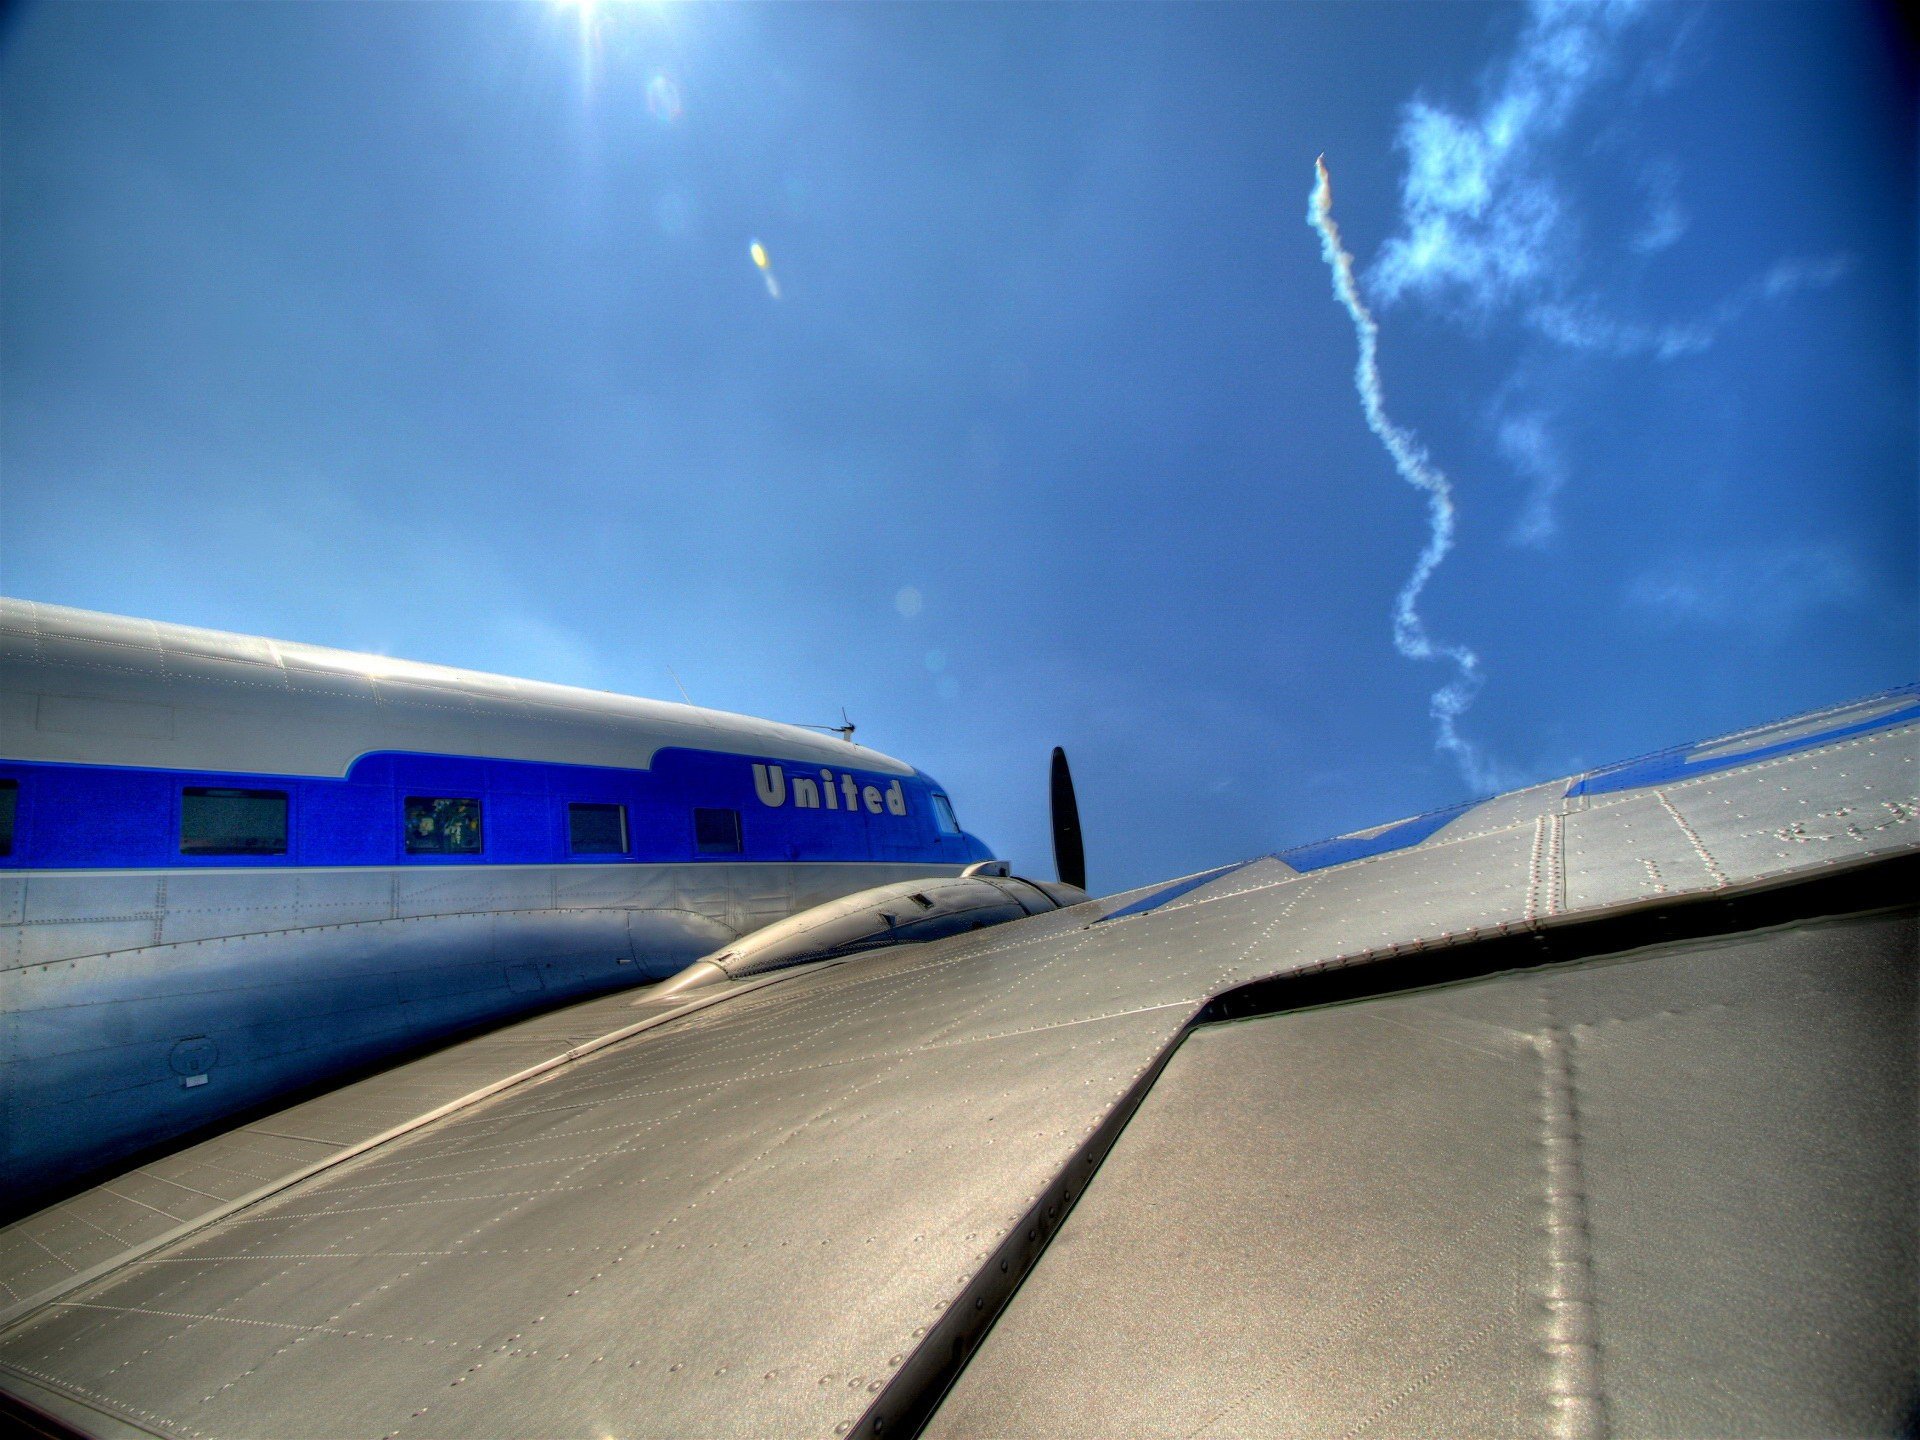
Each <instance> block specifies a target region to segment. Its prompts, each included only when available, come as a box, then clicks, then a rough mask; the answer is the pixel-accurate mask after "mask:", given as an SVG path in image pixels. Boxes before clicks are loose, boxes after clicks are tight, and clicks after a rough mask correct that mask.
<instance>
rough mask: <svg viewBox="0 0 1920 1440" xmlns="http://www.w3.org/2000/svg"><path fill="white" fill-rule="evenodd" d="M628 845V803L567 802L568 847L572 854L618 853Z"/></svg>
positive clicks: (624, 850) (623, 850) (622, 852)
mask: <svg viewBox="0 0 1920 1440" xmlns="http://www.w3.org/2000/svg"><path fill="white" fill-rule="evenodd" d="M626 848H627V807H626V806H624V805H569V806H567V850H568V852H569V853H571V854H574V855H620V854H624V853H625V852H626Z"/></svg>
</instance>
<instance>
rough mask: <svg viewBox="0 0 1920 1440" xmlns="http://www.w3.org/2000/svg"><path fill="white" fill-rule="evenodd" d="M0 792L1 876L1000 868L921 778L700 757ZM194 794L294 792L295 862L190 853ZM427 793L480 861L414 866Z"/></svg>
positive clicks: (213, 775) (124, 773)
mask: <svg viewBox="0 0 1920 1440" xmlns="http://www.w3.org/2000/svg"><path fill="white" fill-rule="evenodd" d="M756 764H760V765H770V766H779V767H781V768H782V770H783V772H784V775H785V776H787V777H789V778H791V777H796V776H808V777H812V778H813V779H814V780H815V781H816V782H817V784H816V786H815V787H813V790H812V791H811V796H812V798H815V799H817V801H818V803H817V804H815V805H813V806H802V805H800V804H798V803H797V797H795V796H793V795H791V794H789V795H787V796H784V797H783V803H781V804H780V805H778V806H774V805H769V804H767V803H765V802H764V801H763V800H762V799H761V798H760V797H759V796H758V795H757V794H756V793H755V786H754V773H753V772H754V766H755V765H756ZM829 775H830V776H832V777H833V778H832V779H831V780H829V779H827V778H826V777H827V776H829ZM848 776H850V777H852V780H853V782H854V783H853V785H852V787H850V788H849V787H845V786H844V785H843V784H842V777H848ZM0 780H13V781H15V782H17V783H18V786H19V788H18V790H17V791H15V792H14V805H15V815H14V834H13V847H12V854H10V855H7V856H4V857H0V869H9V870H36V869H84V870H110V869H152V868H156V867H167V868H181V869H210V868H212V869H218V868H232V869H271V868H275V867H290V866H299V867H317V866H326V867H334V866H383V867H384V866H404V867H412V866H426V865H555V864H598V865H605V864H610V863H619V862H629V863H632V862H639V863H652V864H667V863H673V864H678V863H685V862H695V861H698V862H709V861H711V862H728V861H766V862H805V861H880V862H907V863H924V864H934V865H951V864H970V863H972V862H973V861H975V860H985V859H989V858H991V852H990V851H989V850H988V849H987V847H986V846H985V845H983V844H982V843H981V842H980V841H979V840H977V839H976V838H974V837H973V836H971V835H966V834H959V835H952V834H944V833H942V832H941V830H940V827H939V826H938V824H937V823H936V821H935V818H934V812H933V801H932V796H933V794H934V793H935V792H936V791H937V790H938V789H939V787H938V785H937V784H935V782H934V781H932V780H931V779H930V778H929V777H927V776H925V775H922V774H920V773H918V772H917V771H916V772H914V773H912V774H909V775H886V774H877V773H874V772H870V771H863V770H853V769H848V768H842V767H838V766H834V767H823V766H817V765H809V764H805V763H796V762H794V761H791V760H775V761H769V760H767V759H765V758H764V757H760V756H752V755H734V754H725V753H719V752H714V751H705V750H689V749H666V750H661V751H658V752H656V753H655V755H654V756H653V758H652V763H651V764H650V765H649V766H648V767H647V768H646V769H631V770H629V769H619V768H614V767H610V766H594V765H562V764H551V763H545V762H540V761H529V760H493V759H485V758H478V757H472V756H455V755H428V754H411V753H403V752H381V753H377V754H372V755H365V756H362V757H361V758H360V759H358V760H356V761H355V762H354V763H353V765H352V767H351V768H350V769H349V770H348V772H347V774H346V775H345V776H344V777H341V778H332V777H318V776H304V775H261V774H250V773H240V772H215V771H188V770H160V769H143V768H136V767H127V766H108V765H83V764H49V763H40V762H31V761H8V760H0ZM896 784H897V785H898V787H899V792H898V793H899V797H900V800H901V801H902V802H903V808H904V810H905V813H904V814H898V813H894V811H893V807H891V806H889V805H887V804H885V803H882V804H881V808H880V811H879V813H877V814H875V813H872V804H871V803H867V802H869V800H870V797H869V796H868V795H867V794H866V792H867V790H868V789H869V788H871V789H872V790H875V791H878V792H880V793H881V794H883V795H885V794H887V793H889V792H890V791H891V790H892V787H894V786H895V785H896ZM189 786H212V787H223V788H224V787H230V788H235V789H274V790H284V791H285V792H286V793H287V799H288V803H287V812H288V813H287V849H286V853H285V854H280V855H271V856H251V855H221V856H211V855H208V856H200V855H182V854H181V853H180V808H181V793H182V791H183V790H184V789H186V788H187V787H189ZM418 795H424V796H450V797H462V798H472V799H477V800H479V801H480V805H481V833H482V847H481V849H480V851H479V852H478V853H476V854H469V855H418V854H408V853H406V850H405V847H404V843H403V828H404V814H405V803H406V798H407V797H408V796H418ZM849 795H851V796H852V797H853V800H854V803H853V804H852V805H851V806H849V804H848V803H847V797H848V796H849ZM829 796H831V798H832V799H833V801H834V804H833V805H832V806H831V807H829V806H828V804H827V800H828V798H829ZM570 802H572V803H594V804H615V805H624V806H626V807H627V847H626V849H625V850H623V851H620V852H618V853H615V854H608V853H593V854H578V855H576V854H572V853H570V852H569V848H568V827H567V805H568V804H569V803H570ZM696 808H702V809H730V810H737V811H738V812H739V814H740V841H741V846H740V849H739V851H738V852H733V853H719V854H716V853H710V852H709V853H703V852H702V851H701V850H700V848H699V847H698V846H697V844H696V843H695V836H694V821H693V812H694V810H695V809H696Z"/></svg>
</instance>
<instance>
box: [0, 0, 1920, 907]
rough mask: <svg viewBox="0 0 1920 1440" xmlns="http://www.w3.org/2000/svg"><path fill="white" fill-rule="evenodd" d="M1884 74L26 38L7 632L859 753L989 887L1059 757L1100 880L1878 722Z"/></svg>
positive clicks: (1772, 22)
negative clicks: (990, 860)
mask: <svg viewBox="0 0 1920 1440" xmlns="http://www.w3.org/2000/svg"><path fill="white" fill-rule="evenodd" d="M1887 25H1888V22H1887V21H1886V20H1885V19H1884V18H1883V16H1882V12H1879V11H1876V10H1872V9H1853V8H1849V7H1847V6H1843V5H1832V4H1826V3H1818V4H1807V5H1794V4H1772V5H1745V6H1727V5H1720V6H1712V5H1705V6H1685V5H1651V6H1619V5H1615V6H1609V7H1606V8H1605V9H1604V10H1591V9H1587V8H1584V7H1580V8H1574V9H1569V10H1561V9H1558V8H1548V9H1536V8H1529V7H1527V6H1522V5H1507V4H1502V5H1475V4H1465V3H1460V4H1449V5H1416V4H1407V5H1378V4H1343V5H1327V6H1318V5H1287V6H1276V7H1271V8H1268V7H1261V6H1256V5H1236V6H1218V7H1206V6H1180V7H1171V8H1160V7H1155V6H1149V5H1126V6H1092V5H1083V6H1075V7H1027V6H1021V5H996V6H945V7H941V6H877V7H866V6H855V5H843V6H835V7H831V8H828V7H795V6H771V7H764V8H763V7H757V6H726V7H710V6H704V5H695V4H684V5H650V4H638V3H635V4H622V3H601V4H599V5H597V6H594V7H591V8H589V9H586V10H582V9H580V8H578V7H566V6H556V5H553V4H549V3H538V4H527V5H509V4H500V5H477V4H475V5H464V6H456V5H386V6H376V5H356V6H345V5H317V4H315V5H308V4H280V5H270V6H269V5H171V4H166V3H157V4H148V5H117V4H96V5H84V6H83V5H44V4H43V5H33V4H28V5H26V6H22V7H17V8H16V9H15V10H14V11H13V13H12V14H11V15H10V16H9V17H8V18H7V20H6V21H5V28H4V30H0V157H3V161H4V163H3V164H0V385H3V386H4V389H3V390H0V588H3V589H4V590H5V591H6V592H7V593H10V594H15V595H23V596H26V597H28V598H33V599H42V600H50V601H57V602H60V603H64V604H73V605H81V606H89V607H93V608H98V609H105V610H114V611H121V612H126V613H132V614H140V615H148V616H153V617H156V618H162V619H167V620H174V621H181V622H185V623H191V624H205V625H213V626H219V627H224V628H231V629H236V630H243V631H251V632H258V633H265V634H272V635H279V636H285V637H289V638H295V639H303V640H309V641H314V642H318V643H323V644H334V645H342V646H347V647H351V648H365V649H375V650H383V651H388V652H391V653H394V654H401V655H407V656H410V657H414V658H420V659H427V660H438V661H444V662H448V663H452V664H458V665H464V666H471V667H477V668H488V669H495V670H501V671H505V672H508V673H513V674H522V675H530V676H537V677H540V678H544V679H551V680H559V681H567V682H573V683H580V684H587V685H596V686H602V687H606V688H610V689H617V690H625V691H630V692H633V693H638V694H645V695H659V696H667V697H672V696H673V695H674V694H675V691H674V682H673V680H672V679H671V677H670V675H669V673H668V667H669V666H671V667H672V668H673V670H675V671H677V672H678V674H679V676H680V678H681V679H682V680H683V681H684V682H685V684H686V687H687V689H688V691H689V692H690V693H691V695H692V697H693V698H694V699H695V700H696V701H697V702H699V703H702V704H707V705H714V706H719V707H723V708H728V709H737V710H743V711H747V712H750V713H754V714H763V715H768V716H772V717H774V718H777V719H786V720H798V721H821V722H825V721H831V720H834V719H836V718H837V716H838V713H839V710H840V708H841V707H842V706H844V707H845V708H846V709H847V711H848V712H849V713H850V714H851V715H852V717H853V718H854V720H855V721H856V722H858V724H859V726H860V738H861V739H863V740H870V741H871V742H872V743H874V744H876V745H878V746H880V747H881V748H883V749H886V750H888V751H891V752H893V753H895V754H898V755H900V756H902V757H904V758H906V759H908V760H911V761H913V762H914V763H916V764H919V765H921V766H922V767H924V768H925V769H927V770H929V771H930V772H932V773H934V774H935V775H938V776H939V777H940V778H941V779H943V780H944V781H945V782H946V783H947V784H948V786H949V787H950V788H951V789H952V791H953V793H954V795H955V797H956V800H957V802H958V805H959V808H960V812H961V816H962V819H963V820H964V821H965V823H966V824H967V825H968V827H969V828H971V829H973V830H975V831H976V832H978V833H980V834H982V835H983V836H984V837H985V838H986V839H988V840H989V841H990V842H991V843H993V844H995V845H996V846H997V847H998V848H999V850H1000V852H1001V853H1003V854H1006V855H1009V856H1010V857H1011V858H1013V859H1014V860H1015V861H1016V862H1017V863H1018V864H1020V865H1021V866H1023V867H1024V868H1027V869H1029V870H1030V871H1031V872H1032V873H1038V874H1049V873H1051V868H1050V867H1051V859H1050V855H1049V852H1048V849H1047V842H1046V830H1045V814H1044V809H1045V780H1046V757H1047V752H1048V749H1049V747H1051V746H1052V745H1054V744H1056V743H1058V744H1064V745H1065V746H1066V747H1067V749H1068V751H1069V753H1070V754H1071V755H1072V757H1073V759H1074V763H1075V772H1076V776H1077V778H1078V781H1079V788H1080V794H1081V806H1082V812H1083V817H1084V821H1085V826H1086V831H1087V837H1088V841H1087V845H1088V854H1089V863H1090V866H1091V869H1092V872H1093V881H1094V885H1095V888H1099V889H1114V888H1119V887H1121V886H1123V885H1129V884H1138V883H1144V882H1146V881H1149V880H1153V879H1156V878H1160V877H1162V876H1167V875H1173V874H1178V873H1182V872H1186V871H1192V870H1195V869H1198V868H1201V867H1203V866H1207V865H1211V864H1215V863H1220V862H1224V861H1227V860H1231V859H1236V858H1243V857H1245V856H1248V855H1251V854H1254V853H1258V852H1261V851H1265V850H1271V849H1274V848H1277V847H1280V846H1284V845H1287V844H1291V843H1297V842H1301V841H1306V840H1310V839H1315V838H1319V837H1321V836H1325V835H1329V834H1333V833H1336V832H1338V831H1341V830H1345V829H1350V828H1354V827H1357V826H1362V825H1367V824H1372V823H1376V822H1380V821H1384V820H1388V819H1392V818H1396V817H1398V816H1401V815H1406V814H1410V813H1413V812H1416V811H1419V810H1423V809H1427V808H1430V807H1433V806H1437V805H1444V804H1448V803H1452V802H1454V801H1457V800H1460V799H1463V798H1466V797H1467V796H1468V795H1469V794H1470V793H1472V792H1473V791H1474V790H1475V789H1476V788H1477V787H1483V786H1485V785H1486V784H1488V783H1506V784H1518V783H1523V782H1526V781H1529V780H1538V779H1544V778H1547V777H1549V776H1551V775H1555V774H1561V773H1567V772H1570V771H1573V770H1576V769H1579V768H1582V767H1586V766H1590V765H1594V764H1599V763H1603V762H1606V761H1609V760H1614V759H1619V758H1624V757H1626V756H1628V755H1631V754H1634V753H1636V752H1639V751H1644V750H1647V749H1650V748H1654V747H1656V746H1660V745H1663V744H1666V743H1670V742H1673V741H1678V740H1682V739H1686V738H1690V737H1694V736H1699V735H1705V734H1710V733H1713V732H1715V731H1718V730H1724V729H1728V728H1732V727H1735V726H1740V725H1745V724H1750V723H1757V722H1760V721H1763V720H1766V719H1770V718H1774V717H1776V716H1779V715H1782V714H1786V713H1789V712H1792V711H1794V710H1797V709H1802V708H1806V707H1809V706H1813V705H1818V704H1823V703H1827V702H1831V701H1837V700H1841V699H1844V698H1848V697H1850V696H1853V695H1856V694H1860V693H1864V692H1867V691H1871V690H1874V689H1878V688H1881V687H1884V686H1887V685H1891V684H1895V683H1899V682H1901V681H1904V680H1908V679H1912V678H1915V676H1916V674H1920V641H1917V638H1916V637H1917V634H1920V602H1917V599H1916V595H1917V592H1920V579H1917V577H1916V567H1917V564H1920V520H1917V518H1916V493H1917V486H1916V411H1917V409H1920V405H1917V401H1920V373H1917V372H1916V362H1915V334H1916V303H1915V272H1916V233H1915V193H1914V191H1915V124H1914V110H1913V91H1912V86H1911V75H1910V73H1906V72H1903V71H1902V70H1901V69H1900V68H1899V67H1898V66H1897V65H1896V64H1895V63H1893V60H1892V59H1891V58H1890V57H1892V56H1894V55H1895V54H1896V49H1897V47H1896V46H1895V43H1894V37H1893V35H1892V33H1891V32H1890V30H1889V29H1888V28H1887ZM1322 154H1324V155H1325V156H1326V162H1327V165H1328V168H1329V172H1330V176H1331V186H1332V190H1331V196H1332V202H1331V203H1332V211H1331V213H1332V216H1333V218H1334V220H1335V221H1336V222H1337V224H1338V226H1339V229H1340V233H1341V238H1342V241H1343V244H1344V246H1345V248H1346V249H1347V251H1348V252H1349V253H1350V254H1351V256H1352V259H1353V267H1354V274H1355V286H1356V292H1355V293H1356V295H1357V297H1358V298H1359V299H1360V300H1361V302H1362V303H1363V304H1364V305H1365V306H1366V307H1367V311H1368V313H1369V314H1371V316H1372V317H1373V318H1374V320H1375V321H1376V322H1377V325H1378V366H1379V379H1380V383H1381V386H1382V393H1383V406H1384V409H1383V411H1382V412H1381V413H1382V414H1383V415H1384V416H1385V417H1386V419H1387V421H1388V423H1390V424H1391V425H1392V426H1393V427H1395V428H1396V430H1397V431H1398V432H1399V433H1401V434H1402V435H1403V436H1404V437H1405V438H1406V439H1407V441H1408V443H1409V444H1410V445H1412V446H1413V447H1415V448H1416V449H1417V450H1418V452H1419V453H1420V455H1421V456H1422V457H1423V459H1424V463H1426V464H1428V465H1430V466H1431V467H1432V468H1433V469H1434V470H1435V471H1436V472H1438V473H1442V474H1444V475H1445V477H1446V478H1447V483H1448V486H1449V489H1450V492H1451V496H1452V500H1453V504H1454V507H1455V508H1454V530H1453V533H1452V536H1451V547H1450V549H1448V550H1447V551H1446V553H1445V554H1444V555H1443V556H1442V557H1441V558H1440V559H1439V561H1438V563H1437V565H1436V566H1434V567H1433V568H1432V573H1431V574H1430V576H1428V578H1427V580H1426V582H1425V584H1424V586H1423V587H1422V588H1421V589H1420V590H1419V593H1418V594H1417V596H1414V597H1413V604H1414V608H1415V613H1416V617H1417V620H1418V622H1419V624H1420V626H1421V627H1422V633H1423V634H1424V635H1425V636H1426V637H1427V639H1428V640H1429V642H1430V644H1431V646H1432V647H1433V649H1434V650H1435V652H1436V653H1435V656H1434V658H1431V659H1419V658H1408V655H1407V654H1406V653H1402V652H1403V651H1404V650H1405V649H1406V648H1407V647H1406V644H1405V642H1406V640H1407V632H1406V631H1405V630H1404V627H1403V628H1402V631H1401V634H1400V636H1399V639H1400V640H1401V642H1402V644H1401V646H1400V647H1399V648H1396V632H1395V625H1394V617H1395V608H1396V597H1398V596H1400V595H1402V594H1403V592H1404V589H1405V587H1406V585H1407V582H1408V580H1409V577H1410V576H1411V575H1412V574H1413V572H1414V567H1415V564H1416V561H1417V558H1418V557H1419V556H1420V554H1421V553H1422V550H1423V548H1424V547H1428V546H1429V545H1430V543H1431V541H1432V536H1433V532H1432V531H1431V529H1430V519H1431V517H1430V512H1429V507H1428V504H1427V499H1426V496H1425V495H1424V494H1423V493H1422V492H1421V491H1419V490H1417V489H1415V488H1413V487H1412V486H1410V485H1409V484H1408V483H1407V482H1406V480H1405V479H1404V478H1403V476H1402V475H1401V474H1400V473H1398V472H1397V471H1396V467H1395V463H1394V460H1393V458H1392V457H1391V456H1390V454H1389V452H1388V450H1387V448H1386V447H1385V446H1383V445H1382V443H1381V439H1380V437H1379V435H1377V434H1376V433H1375V432H1374V431H1372V430H1370V429H1369V426H1368V420H1367V416H1366V414H1365V413H1364V412H1363V408H1362V404H1361V399H1360V396H1359V394H1358V393H1357V391H1356V388H1355V369H1354V367H1355V360H1356V328H1355V323H1354V317H1353V315H1352V314H1351V313H1350V312H1349V310H1348V309H1346V308H1345V307H1344V306H1343V305H1342V303H1341V302H1340V300H1339V299H1338V298H1337V297H1336V294H1335V290H1334V287H1333V278H1334V277H1333V273H1332V271H1331V270H1330V268H1329V265H1328V261H1327V259H1326V256H1325V254H1324V253H1323V247H1322V243H1321V237H1320V236H1319V235H1317V234H1316V233H1315V231H1314V229H1313V228H1311V227H1310V225H1309V223H1308V214H1307V201H1308V194H1309V190H1310V188H1311V187H1312V186H1313V184H1314V178H1315V176H1314V161H1315V158H1316V157H1317V156H1320V155H1322ZM755 241H758V242H760V243H761V245H762V246H763V247H764V251H765V254H766V257H767V261H768V271H767V272H766V273H763V272H762V271H761V270H759V269H758V268H757V267H756V265H755V263H754V261H753V259H752V258H751V252H750V246H751V245H752V244H753V242H755ZM769 275H771V277H772V278H773V280H774V281H775V282H777V289H778V295H777V296H776V295H775V294H774V293H773V287H772V286H769V284H768V283H767V279H768V276H769ZM1468 650H1470V651H1471V653H1472V655H1473V658H1474V663H1473V672H1472V675H1471V676H1470V677H1466V678H1467V679H1468V680H1469V681H1470V683H1466V684H1464V686H1463V688H1460V689H1458V690H1457V691H1456V694H1457V695H1458V697H1459V699H1460V701H1461V702H1462V703H1461V704H1459V705H1458V706H1456V707H1455V708H1457V709H1458V710H1459V713H1458V714H1457V716H1456V717H1455V718H1454V720H1453V722H1452V723H1453V726H1454V734H1455V739H1456V742H1457V743H1454V744H1453V745H1452V747H1451V748H1446V747H1443V746H1437V745H1436V739H1437V738H1443V737H1439V736H1437V731H1436V722H1435V720H1434V718H1433V717H1432V715H1431V714H1430V709H1431V703H1432V702H1431V697H1432V696H1433V694H1434V693H1435V692H1436V691H1438V690H1441V689H1443V688H1444V687H1447V686H1448V685H1449V684H1454V685H1456V686H1459V685H1461V683H1462V681H1463V675H1462V673H1461V669H1460V666H1459V665H1458V664H1457V663H1456V661H1455V660H1453V659H1449V658H1448V655H1447V653H1446V652H1448V651H1454V652H1464V651H1468ZM1416 653H1417V650H1416Z"/></svg>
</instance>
